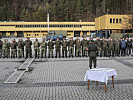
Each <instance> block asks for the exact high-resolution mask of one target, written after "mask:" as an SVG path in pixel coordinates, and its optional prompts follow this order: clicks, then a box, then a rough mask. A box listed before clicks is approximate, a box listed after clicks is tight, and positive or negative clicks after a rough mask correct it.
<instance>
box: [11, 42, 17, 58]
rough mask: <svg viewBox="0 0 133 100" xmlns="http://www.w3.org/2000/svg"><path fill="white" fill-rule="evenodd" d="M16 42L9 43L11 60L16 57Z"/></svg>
mask: <svg viewBox="0 0 133 100" xmlns="http://www.w3.org/2000/svg"><path fill="white" fill-rule="evenodd" d="M15 55H16V42H15V40H12V43H11V58H15V57H16V56H15Z"/></svg>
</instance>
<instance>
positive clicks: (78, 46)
mask: <svg viewBox="0 0 133 100" xmlns="http://www.w3.org/2000/svg"><path fill="white" fill-rule="evenodd" d="M81 46H82V44H81V42H80V40H77V45H76V57H81Z"/></svg>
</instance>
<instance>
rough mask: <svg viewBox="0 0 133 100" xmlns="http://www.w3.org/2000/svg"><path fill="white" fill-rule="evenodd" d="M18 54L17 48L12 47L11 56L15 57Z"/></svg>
mask: <svg viewBox="0 0 133 100" xmlns="http://www.w3.org/2000/svg"><path fill="white" fill-rule="evenodd" d="M15 55H16V49H11V57H15Z"/></svg>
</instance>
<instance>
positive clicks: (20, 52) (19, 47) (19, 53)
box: [17, 41, 23, 58]
mask: <svg viewBox="0 0 133 100" xmlns="http://www.w3.org/2000/svg"><path fill="white" fill-rule="evenodd" d="M17 46H18V57H19V58H21V57H22V56H23V50H22V47H23V44H22V42H21V41H18V43H17Z"/></svg>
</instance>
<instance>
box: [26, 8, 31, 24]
mask: <svg viewBox="0 0 133 100" xmlns="http://www.w3.org/2000/svg"><path fill="white" fill-rule="evenodd" d="M24 21H27V22H28V21H31V15H30V13H29V11H28V10H26V13H25V16H24Z"/></svg>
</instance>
